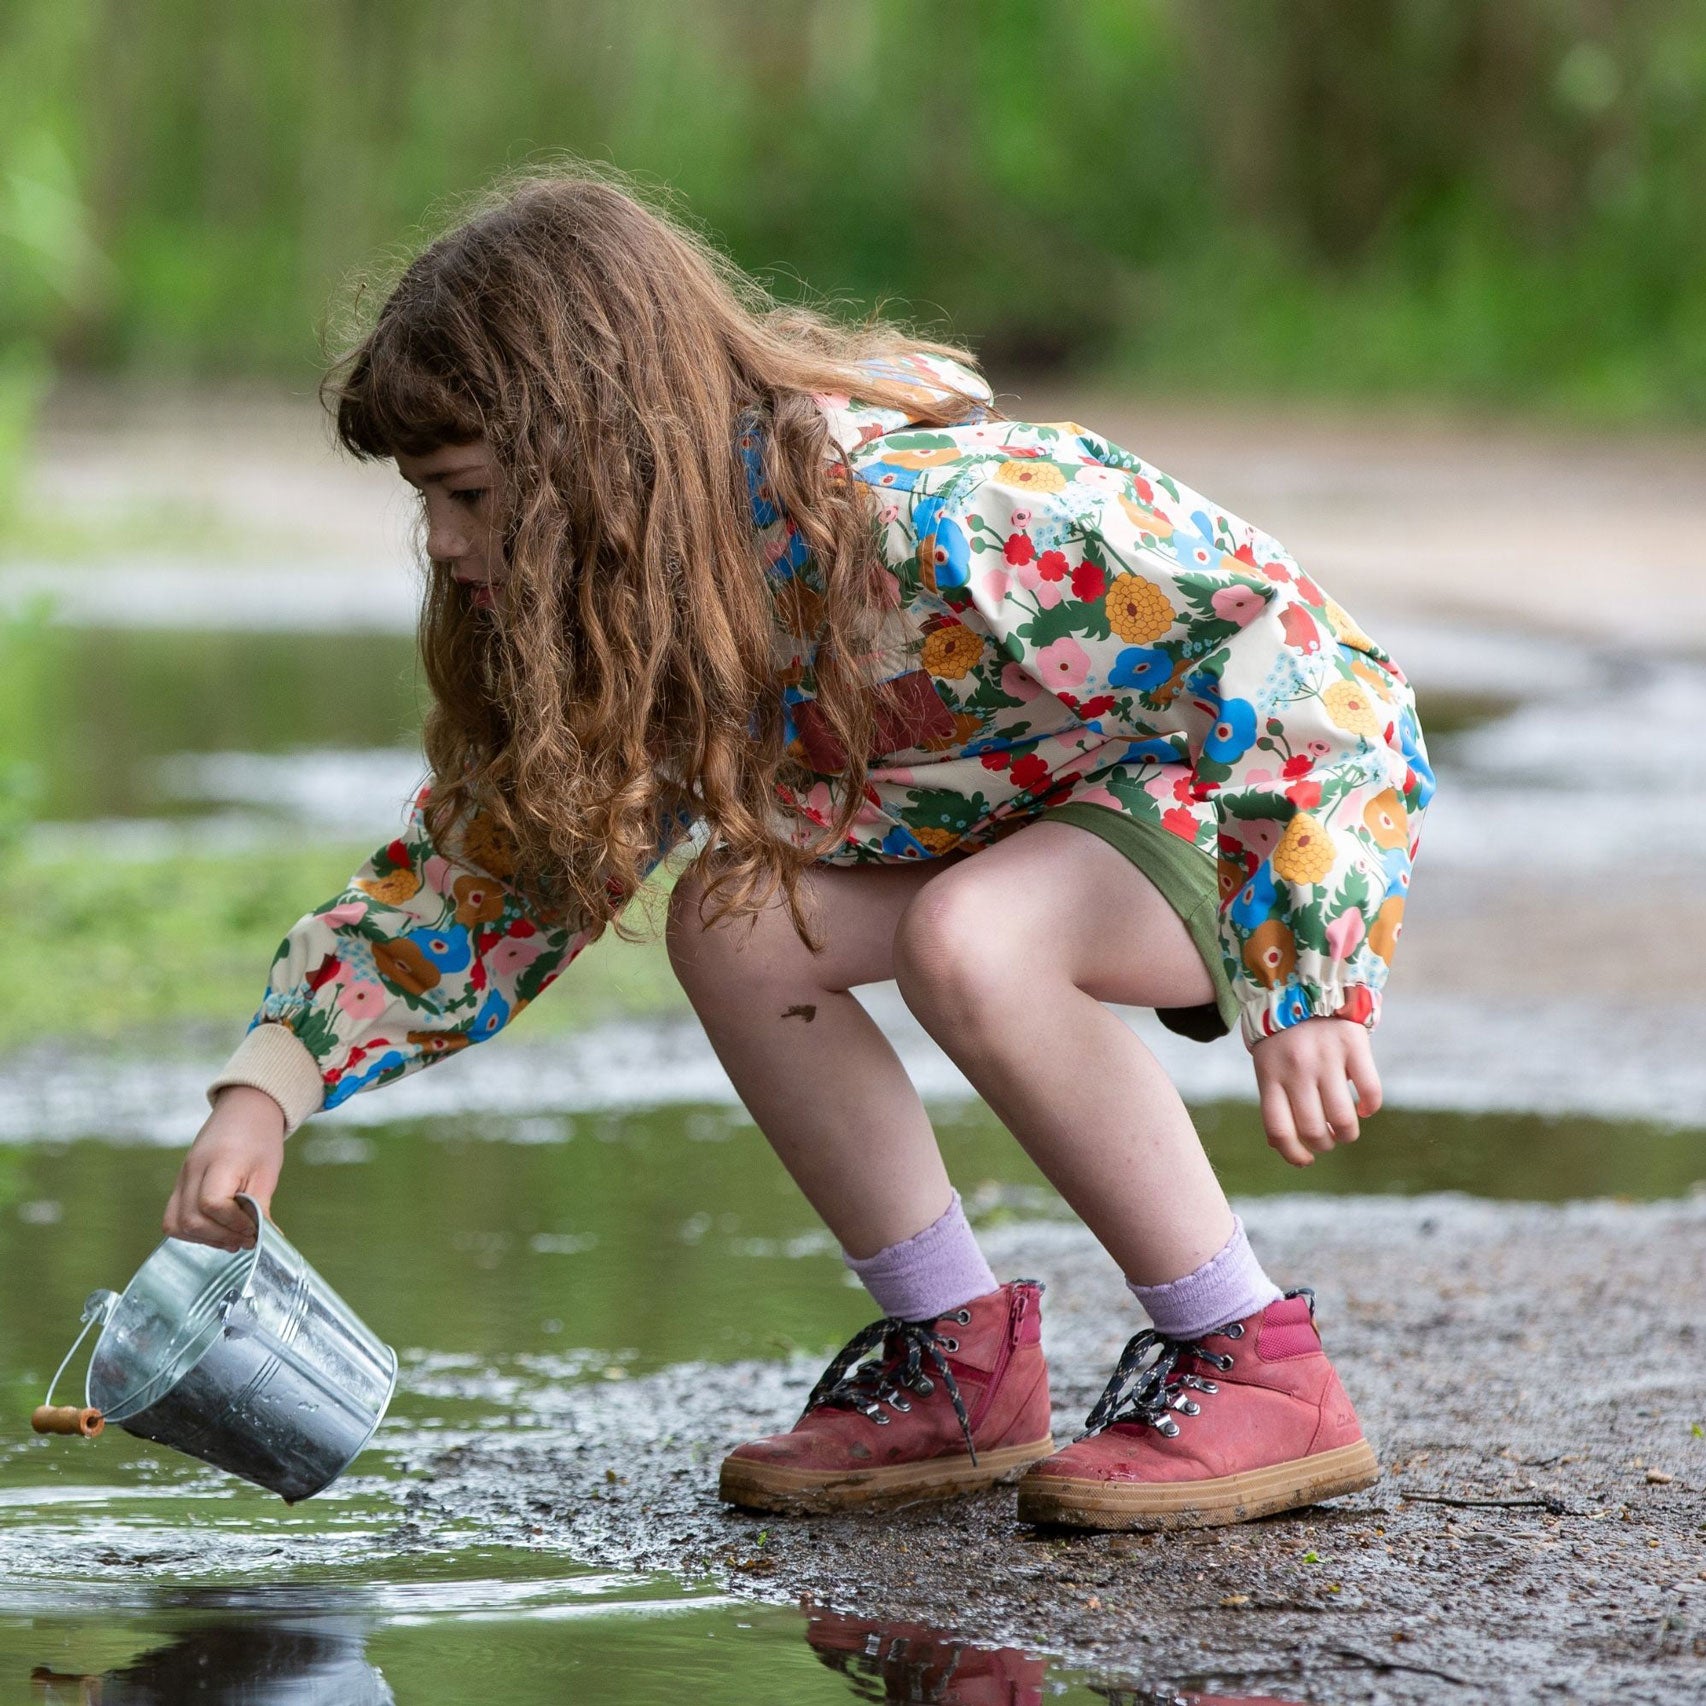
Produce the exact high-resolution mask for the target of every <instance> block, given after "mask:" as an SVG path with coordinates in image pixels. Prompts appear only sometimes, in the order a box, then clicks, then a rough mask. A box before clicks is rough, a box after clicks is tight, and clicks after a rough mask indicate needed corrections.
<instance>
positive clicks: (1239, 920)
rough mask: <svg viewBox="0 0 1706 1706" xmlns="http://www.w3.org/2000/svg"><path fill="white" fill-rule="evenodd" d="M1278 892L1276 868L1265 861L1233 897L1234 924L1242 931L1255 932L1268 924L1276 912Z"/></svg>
mask: <svg viewBox="0 0 1706 1706" xmlns="http://www.w3.org/2000/svg"><path fill="white" fill-rule="evenodd" d="M1277 897H1278V891H1277V890H1276V889H1275V888H1274V868H1273V866H1272V865H1270V864H1269V863H1268V861H1267V860H1266V859H1264V860H1263V861H1262V862H1261V864H1259V865H1258V866H1257V867H1256V871H1255V874H1254V875H1253V876H1252V877H1251V878H1250V879H1249V881H1248V882H1246V883H1245V884H1244V886H1243V888H1241V889H1240V890H1239V891H1238V892H1237V894H1235V895H1234V896H1233V897H1232V922H1233V923H1234V924H1236V925H1237V926H1238V928H1239V929H1240V930H1254V929H1255V928H1256V926H1257V925H1258V924H1265V923H1267V921H1268V919H1269V917H1270V916H1271V915H1272V913H1273V910H1274V901H1275V900H1276V899H1277Z"/></svg>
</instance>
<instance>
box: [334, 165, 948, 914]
mask: <svg viewBox="0 0 1706 1706" xmlns="http://www.w3.org/2000/svg"><path fill="white" fill-rule="evenodd" d="M920 351H922V352H929V353H933V354H938V355H946V356H949V357H952V358H954V359H957V360H959V361H961V362H967V363H969V360H970V358H969V357H968V356H967V354H966V352H965V351H963V350H960V349H958V348H955V347H953V346H950V345H945V344H939V343H931V342H927V341H924V340H922V339H919V338H915V337H913V336H911V335H909V334H908V333H907V332H905V331H904V330H902V329H900V328H898V327H896V326H894V325H890V324H886V323H882V322H880V321H868V322H866V323H864V324H862V325H858V326H850V325H845V324H841V323H839V322H837V321H836V320H834V319H832V318H831V317H830V316H828V315H827V314H824V313H821V312H818V311H814V310H808V309H805V308H800V307H793V306H783V305H780V304H778V303H777V302H776V301H775V300H774V298H773V297H771V296H770V295H769V293H768V292H767V291H765V290H764V289H763V288H762V287H761V286H760V285H759V284H758V283H757V282H756V281H755V280H753V279H752V278H750V277H749V276H747V275H746V274H744V273H743V272H741V271H740V269H739V268H737V267H736V266H735V265H734V264H733V263H732V262H731V261H730V260H729V259H728V258H727V257H726V256H725V255H723V254H722V253H721V252H720V251H719V250H718V249H717V248H716V247H715V246H714V245H713V244H711V243H710V242H708V241H707V240H706V239H705V238H703V237H702V236H700V235H699V234H698V233H697V232H695V231H694V230H693V229H692V228H691V227H690V226H689V225H688V224H687V223H685V221H684V220H683V219H682V218H680V217H679V216H677V215H675V214H674V213H673V212H672V211H670V210H669V209H667V208H665V207H663V206H661V205H653V204H652V203H651V200H650V198H648V197H646V196H644V195H643V194H642V192H640V191H638V190H637V189H636V188H635V187H634V186H633V185H632V183H631V182H629V181H628V180H626V179H623V178H621V177H620V176H618V175H617V174H614V173H609V172H601V171H598V170H596V169H590V168H586V167H584V166H579V165H577V166H575V167H573V168H572V169H569V170H564V169H562V168H560V167H559V168H555V169H552V170H549V171H545V172H533V173H528V174H525V175H520V176H512V177H510V178H509V179H506V180H505V181H504V182H502V183H500V184H499V185H498V186H497V187H495V188H494V189H493V190H490V191H488V192H487V193H486V195H485V196H483V197H482V198H481V199H480V201H478V202H477V203H476V204H475V205H474V206H473V207H472V208H470V209H467V210H465V211H464V212H463V213H462V214H461V215H460V216H459V217H458V218H457V219H456V220H455V222H454V223H453V224H452V226H451V228H450V229H448V230H446V231H445V232H444V234H443V235H441V236H439V237H438V238H437V239H436V241H434V242H432V243H431V244H430V246H428V247H427V248H426V249H424V250H423V251H422V252H421V253H420V254H419V255H418V256H416V258H415V259H414V260H413V261H412V262H410V263H409V264H408V266H407V268H406V270H404V271H403V273H402V275H401V277H400V278H399V279H398V280H397V282H396V284H395V285H394V287H392V288H391V289H390V291H389V292H388V293H387V294H386V295H385V297H384V301H383V304H382V306H381V307H380V308H379V310H378V313H377V315H376V316H375V317H374V318H373V319H372V322H371V324H370V325H369V326H368V327H367V328H366V329H365V331H363V332H361V333H360V335H358V336H354V340H353V342H352V343H350V344H349V345H348V347H346V349H345V351H344V353H343V354H342V355H341V356H339V357H338V358H337V359H336V360H335V361H334V362H333V363H332V365H331V367H330V369H329V371H328V373H327V375H326V378H325V380H324V382H323V384H322V389H321V394H322V398H323V399H324V400H325V401H326V403H327V405H328V407H330V408H332V409H333V410H334V411H335V416H336V425H337V433H338V437H339V439H340V440H341V441H342V443H343V444H344V446H345V447H346V448H347V449H348V450H350V451H351V452H352V453H353V454H354V455H356V456H358V457H361V458H369V459H373V458H383V457H392V456H395V455H397V454H398V453H399V452H400V453H402V454H405V455H410V456H422V455H426V454H428V453H430V452H432V451H434V450H436V449H439V448H441V447H444V446H453V445H462V444H468V443H471V442H473V441H474V440H476V439H478V438H480V437H482V436H483V437H484V438H485V439H486V440H487V442H488V444H489V446H490V449H491V454H492V458H493V461H494V462H495V464H496V466H497V468H498V471H499V476H500V489H499V490H498V491H497V492H496V493H494V498H495V499H496V500H497V501H498V502H499V504H500V511H499V514H498V517H497V520H496V525H497V528H498V537H499V538H500V539H501V541H502V546H503V554H504V558H505V568H504V572H503V578H502V581H501V585H500V586H499V587H498V588H496V589H495V591H496V597H495V602H494V603H493V605H492V606H491V607H490V608H489V609H482V608H480V607H477V606H475V605H474V604H473V603H472V602H471V599H470V595H469V592H468V589H466V588H465V587H463V586H461V585H460V584H458V583H457V582H456V581H455V580H454V578H453V577H452V576H451V574H450V572H449V569H450V565H448V564H430V565H429V567H428V581H427V590H426V594H425V599H424V603H423V608H422V613H421V622H420V642H421V653H422V658H423V661H424V668H425V673H426V677H427V681H428V684H429V686H430V688H431V692H432V697H433V704H432V708H431V710H430V712H429V714H428V717H427V721H426V729H425V744H426V754H427V759H428V762H429V764H430V766H431V769H432V774H433V778H434V784H433V790H432V795H431V800H430V803H429V806H428V812H427V828H428V832H429V833H430V834H431V835H432V837H433V839H434V841H435V842H436V843H438V844H440V845H442V846H448V845H450V844H451V838H452V837H453V835H454V833H455V830H456V827H457V826H458V825H465V824H467V823H469V822H471V821H472V820H473V819H474V818H475V817H476V816H477V815H480V814H485V816H486V820H487V822H486V827H487V829H488V830H490V829H491V828H495V829H496V830H497V831H499V832H500V834H501V835H503V836H504V837H506V838H507V839H508V840H509V841H511V842H512V843H513V845H514V848H515V849H516V869H515V873H514V880H515V881H516V882H517V883H518V884H519V885H520V886H522V887H523V889H524V891H526V892H528V893H529V894H530V895H531V896H532V897H533V898H534V899H535V900H536V901H538V902H539V903H541V904H543V905H547V906H549V907H550V908H551V909H552V910H553V911H556V912H561V913H563V914H565V915H567V916H570V917H572V918H573V919H574V920H575V921H576V922H577V923H579V922H584V923H586V924H589V925H591V926H593V927H594V928H595V929H599V930H602V929H603V928H604V927H605V926H606V925H608V924H610V923H611V922H612V921H615V920H617V919H618V918H619V917H620V914H621V913H622V911H623V908H624V907H625V905H626V903H627V902H628V900H629V899H630V898H631V897H632V896H633V895H634V894H635V893H636V891H637V890H638V889H639V886H640V884H641V881H642V879H643V874H644V872H645V870H646V868H647V866H648V865H649V864H650V863H651V862H652V861H653V860H654V858H655V857H656V854H657V850H658V848H659V847H660V845H668V844H669V843H670V842H671V841H672V840H675V841H677V842H678V843H681V844H682V845H683V846H684V847H685V848H688V849H691V850H692V852H693V857H692V860H691V863H693V864H694V865H695V866H696V867H697V868H698V870H699V871H700V873H701V874H702V875H704V876H705V877H706V879H707V881H706V891H707V903H708V905H709V906H710V912H709V914H708V916H709V917H711V918H715V917H718V916H722V915H724V914H729V915H733V916H742V915H745V914H750V913H753V912H756V911H757V910H758V909H759V908H760V907H762V906H764V905H766V904H767V903H768V902H769V901H770V900H771V899H772V897H773V896H775V895H776V894H777V893H778V892H780V893H781V894H782V895H783V897H784V898H785V901H786V904H787V906H788V908H789V911H790V914H791V916H792V918H793V922H794V925H795V928H796V929H797V930H799V931H800V933H801V935H802V936H803V937H805V939H806V940H807V941H810V940H812V933H811V930H810V925H809V920H808V919H807V917H806V914H805V910H804V908H803V907H802V904H801V896H800V893H799V886H798V885H799V879H800V877H801V875H802V873H803V872H804V871H805V869H806V868H807V867H808V866H809V865H810V864H811V862H812V861H813V860H814V859H815V858H816V857H818V856H819V855H820V854H822V853H824V852H825V851H827V850H829V849H831V848H833V847H835V846H838V845H840V844H841V843H842V842H843V841H844V839H845V837H846V835H847V833H848V831H849V828H850V825H851V823H852V819H853V816H854V814H855V812H856V811H857V810H858V808H859V805H860V803H861V796H862V794H863V791H864V787H865V780H866V760H865V756H864V755H865V754H867V753H868V752H869V751H870V750H871V746H872V743H873V740H874V738H875V711H876V703H875V701H876V695H875V692H874V691H873V686H872V671H871V659H872V655H873V653H874V650H875V635H876V631H877V627H878V624H879V622H880V620H881V617H882V615H883V613H884V611H885V610H886V609H888V608H891V607H892V604H893V596H894V593H893V582H892V578H889V580H888V587H887V594H886V597H885V588H884V580H885V576H884V574H883V571H882V566H881V561H880V558H879V555H878V551H877V539H876V532H875V525H874V510H873V507H872V505H871V502H870V499H869V497H868V494H867V490H866V488H865V487H864V486H863V485H862V484H861V483H860V482H858V481H855V480H849V479H847V478H846V477H845V475H844V474H843V473H841V472H840V471H839V470H838V468H837V466H836V464H835V460H834V457H833V455H832V454H831V452H830V447H829V444H828V436H827V426H826V422H825V420H824V417H823V415H822V413H821V411H820V410H819V408H818V407H817V406H816V405H815V404H814V403H813V401H812V396H813V393H831V394H836V393H840V394H846V393H853V394H856V395H858V396H859V397H861V398H863V399H866V400H868V401H871V402H875V403H878V404H881V405H884V406H888V407H896V408H901V409H904V410H905V411H906V412H907V413H908V415H910V416H911V417H913V418H914V419H917V420H920V421H922V422H926V423H930V424H946V423H948V422H951V421H955V420H960V419H963V418H965V416H966V414H967V412H968V409H969V408H971V407H972V406H973V404H972V403H971V400H970V399H968V398H966V397H964V396H960V395H958V394H954V395H947V396H944V395H941V394H939V393H935V394H932V393H931V392H929V391H927V390H924V389H921V388H920V387H918V386H913V385H908V384H906V383H904V382H901V381H899V380H895V379H888V378H881V377H878V376H876V375H874V374H873V373H872V372H870V371H869V370H863V371H861V370H859V369H858V368H857V366H856V364H857V363H859V362H860V361H861V360H865V359H868V358H871V357H889V358H893V357H897V356H905V355H906V354H908V353H911V352H920ZM753 427H755V428H756V429H757V432H758V434H759V442H760V443H761V444H762V449H763V458H764V472H765V475H766V479H767V483H768V486H769V490H770V494H771V495H772V496H773V498H774V501H775V503H776V504H777V505H778V506H779V507H780V508H781V510H782V511H783V512H784V513H785V514H786V515H787V516H788V517H789V518H791V520H792V522H793V524H794V525H795V527H797V529H798V530H799V532H800V534H801V535H802V537H803V539H804V541H805V544H806V545H807V547H808V548H809V549H810V552H811V555H812V558H813V560H814V561H815V563H816V565H817V568H818V570H819V572H820V574H821V577H822V582H823V586H824V589H825V590H824V596H823V599H822V603H821V610H817V609H816V608H815V601H814V611H813V615H814V619H815V621H816V622H817V623H818V624H820V626H818V630H817V633H816V636H815V637H816V641H817V651H816V658H815V669H816V691H817V704H818V708H819V710H820V712H821V713H822V715H823V718H824V720H825V722H826V723H827V724H828V727H829V730H830V732H832V733H833V735H834V736H835V738H836V740H837V741H838V742H839V744H840V746H841V747H842V749H843V750H844V751H845V752H846V753H847V755H848V760H847V766H846V770H845V772H844V773H843V774H842V775H841V776H840V777H839V778H838V780H837V784H836V790H835V791H836V794H837V795H838V799H837V804H836V810H835V812H834V816H833V821H831V822H829V823H827V824H825V825H822V826H818V825H814V824H810V823H806V822H804V821H803V820H802V819H801V818H799V817H798V816H797V815H796V814H794V813H791V812H790V811H789V810H788V808H787V807H786V806H784V805H783V803H782V802H781V800H780V798H779V793H778V785H779V784H781V785H782V786H784V787H789V786H798V785H801V784H803V783H808V782H809V781H810V777H809V774H806V773H803V772H800V771H799V770H798V768H797V766H796V764H795V761H794V760H793V759H791V757H790V755H789V753H788V751H787V750H786V747H785V743H784V732H783V717H782V700H781V685H782V684H781V682H780V681H779V680H778V678H777V669H776V663H775V656H774V651H775V634H776V625H777V621H778V616H777V612H776V608H775V600H774V597H773V595H772V592H771V590H770V588H769V586H768V584H767V573H766V568H765V565H764V564H763V562H762V561H761V559H760V554H759V551H758V548H757V541H756V531H755V527H754V521H753V514H752V504H751V498H750V495H749V492H748V488H747V479H746V473H745V469H744V466H743V463H742V461H741V458H740V455H739V451H738V448H737V445H738V440H739V438H740V435H741V433H742V432H743V430H747V429H748V428H753ZM687 820H692V821H697V822H700V823H702V824H703V825H704V826H705V828H706V830H707V832H708V833H707V834H706V836H705V837H704V839H703V840H687V841H685V842H682V838H681V829H680V826H681V825H682V824H683V823H684V822H685V821H687ZM481 839H482V841H483V842H485V843H486V844H488V845H489V844H490V842H491V836H490V834H489V833H488V834H486V835H483V836H482V838H481ZM682 862H683V863H687V862H688V861H686V860H683V861H682Z"/></svg>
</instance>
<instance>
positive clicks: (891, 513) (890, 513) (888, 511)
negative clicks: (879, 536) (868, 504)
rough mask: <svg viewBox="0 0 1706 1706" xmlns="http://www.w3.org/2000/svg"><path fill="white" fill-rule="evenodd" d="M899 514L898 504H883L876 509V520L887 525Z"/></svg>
mask: <svg viewBox="0 0 1706 1706" xmlns="http://www.w3.org/2000/svg"><path fill="white" fill-rule="evenodd" d="M899 514H900V505H899V504H884V505H883V506H882V508H881V509H879V510H878V511H877V520H878V521H880V522H881V523H882V524H883V526H884V527H887V526H888V525H889V523H890V522H892V521H893V520H895V519H896V517H898V516H899Z"/></svg>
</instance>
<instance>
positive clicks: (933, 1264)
mask: <svg viewBox="0 0 1706 1706" xmlns="http://www.w3.org/2000/svg"><path fill="white" fill-rule="evenodd" d="M841 1259H842V1261H844V1262H845V1263H846V1264H847V1265H848V1267H850V1268H851V1269H852V1270H853V1272H854V1273H856V1274H857V1275H858V1276H859V1279H860V1282H861V1283H862V1284H863V1285H864V1287H865V1289H866V1290H867V1291H868V1292H869V1293H870V1294H871V1296H872V1297H873V1298H875V1299H876V1303H877V1307H878V1308H879V1309H880V1310H882V1312H883V1313H884V1314H885V1315H894V1316H897V1317H899V1319H901V1320H902V1321H934V1320H935V1319H936V1317H937V1316H938V1315H946V1314H947V1313H948V1312H949V1310H951V1309H958V1308H959V1307H960V1305H961V1304H963V1303H970V1302H971V1300H972V1299H973V1298H974V1297H982V1296H983V1295H984V1294H985V1293H986V1292H991V1291H994V1290H995V1286H996V1280H995V1274H994V1273H993V1271H992V1270H991V1268H990V1266H989V1263H988V1262H986V1261H985V1260H984V1259H983V1252H982V1251H981V1250H980V1249H979V1248H978V1247H977V1237H976V1235H975V1234H974V1233H973V1232H972V1229H971V1225H970V1223H969V1222H968V1221H967V1220H966V1214H965V1209H964V1208H963V1207H962V1206H961V1203H960V1193H959V1192H958V1191H955V1192H954V1194H953V1198H952V1200H951V1201H950V1202H949V1203H948V1207H947V1211H946V1212H945V1213H944V1214H943V1215H942V1217H941V1218H940V1219H939V1220H935V1221H932V1222H931V1223H930V1225H928V1226H926V1227H925V1228H924V1230H923V1231H922V1232H920V1233H918V1234H917V1236H916V1237H912V1238H908V1239H906V1240H904V1241H903V1242H902V1243H899V1244H891V1245H889V1247H888V1248H887V1249H886V1250H879V1251H878V1252H877V1253H876V1254H875V1255H874V1256H849V1255H848V1254H847V1253H846V1252H845V1251H843V1252H842V1255H841Z"/></svg>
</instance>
